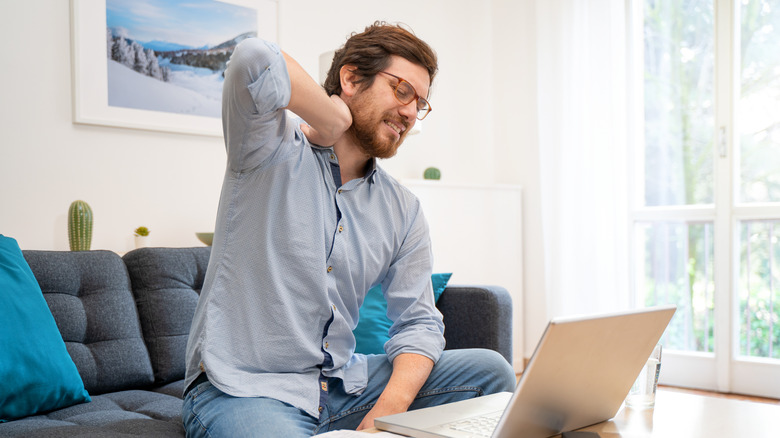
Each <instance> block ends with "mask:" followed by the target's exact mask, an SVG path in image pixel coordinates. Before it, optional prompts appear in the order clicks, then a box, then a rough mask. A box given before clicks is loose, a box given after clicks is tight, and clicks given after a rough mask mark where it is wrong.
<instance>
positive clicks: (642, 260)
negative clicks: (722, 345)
mask: <svg viewBox="0 0 780 438" xmlns="http://www.w3.org/2000/svg"><path fill="white" fill-rule="evenodd" d="M713 231H714V228H713V225H712V223H711V222H706V223H679V222H650V223H638V224H637V225H636V229H635V232H636V236H637V239H636V241H637V243H638V245H637V248H636V250H637V252H638V254H637V257H636V258H635V260H636V265H635V266H636V272H637V276H636V289H637V293H638V297H637V298H638V303H639V304H641V305H646V306H652V305H656V304H676V305H677V313H675V315H674V318H673V319H672V321H671V323H670V324H669V327H668V328H667V329H666V333H665V334H664V338H663V341H662V342H663V344H664V345H665V346H666V347H668V348H670V349H674V350H688V351H700V352H712V351H713V349H714V346H715V345H714V327H715V317H714V315H715V314H714V309H715V286H714V274H713V270H714V264H713V260H714V254H715V253H714V245H713V240H714V232H713Z"/></svg>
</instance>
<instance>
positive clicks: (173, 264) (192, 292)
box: [123, 246, 211, 384]
mask: <svg viewBox="0 0 780 438" xmlns="http://www.w3.org/2000/svg"><path fill="white" fill-rule="evenodd" d="M210 254H211V248H210V247H205V246H204V247H196V248H140V249H136V250H133V251H130V252H128V253H127V254H125V255H124V257H123V259H124V262H125V264H126V266H127V270H128V273H129V275H130V280H131V282H132V289H133V294H135V301H136V305H137V307H138V313H139V316H140V319H141V328H142V329H143V334H144V339H145V340H146V345H147V347H148V348H149V356H150V358H151V362H152V368H153V370H154V377H155V382H156V383H158V384H162V383H167V382H172V381H176V380H180V379H183V378H184V373H185V362H184V356H185V353H186V348H187V337H188V334H189V331H190V324H192V317H193V315H194V314H195V306H196V305H197V304H198V296H199V295H200V290H201V288H202V287H203V280H204V278H205V276H206V267H207V266H208V263H209V256H210Z"/></svg>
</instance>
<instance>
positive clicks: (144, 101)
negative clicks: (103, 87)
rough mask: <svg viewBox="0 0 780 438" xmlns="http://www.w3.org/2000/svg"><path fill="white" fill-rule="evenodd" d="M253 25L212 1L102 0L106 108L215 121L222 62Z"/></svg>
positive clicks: (251, 12)
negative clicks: (154, 112)
mask: <svg viewBox="0 0 780 438" xmlns="http://www.w3.org/2000/svg"><path fill="white" fill-rule="evenodd" d="M257 22H258V20H257V10H256V9H254V8H249V7H242V6H239V5H236V4H230V3H226V2H223V1H217V0H106V58H107V62H108V70H107V75H108V77H107V79H108V90H107V91H108V105H109V106H114V107H123V108H133V109H141V110H149V111H164V112H169V113H177V114H186V115H194V116H206V117H215V118H219V117H220V116H221V96H222V80H223V73H224V71H225V65H226V64H227V61H228V59H230V55H231V54H232V53H233V49H234V48H235V46H236V44H238V43H239V42H240V41H241V40H243V39H245V38H249V37H253V36H256V35H257Z"/></svg>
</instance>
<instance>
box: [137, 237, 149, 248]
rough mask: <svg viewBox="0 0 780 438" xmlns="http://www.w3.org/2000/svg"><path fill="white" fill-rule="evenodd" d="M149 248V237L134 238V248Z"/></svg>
mask: <svg viewBox="0 0 780 438" xmlns="http://www.w3.org/2000/svg"><path fill="white" fill-rule="evenodd" d="M148 246H149V236H138V235H136V236H135V247H136V248H146V247H148Z"/></svg>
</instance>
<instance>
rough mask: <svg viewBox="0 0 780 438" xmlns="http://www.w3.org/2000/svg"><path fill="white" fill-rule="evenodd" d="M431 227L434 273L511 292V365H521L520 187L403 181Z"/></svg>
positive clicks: (519, 369) (521, 267)
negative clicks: (490, 285)
mask: <svg viewBox="0 0 780 438" xmlns="http://www.w3.org/2000/svg"><path fill="white" fill-rule="evenodd" d="M402 184H403V185H405V186H406V187H408V188H409V189H410V190H411V191H412V192H413V193H414V194H415V195H417V197H418V198H419V199H420V202H421V203H422V206H423V211H424V212H425V217H426V219H427V220H428V224H429V226H430V229H431V241H432V244H433V256H434V260H433V272H452V273H453V275H452V278H451V279H450V284H492V285H498V286H502V287H504V288H506V289H507V290H508V291H509V293H510V295H511V296H512V303H513V307H514V308H513V311H512V320H513V325H514V327H513V332H512V335H513V336H512V338H513V357H514V358H515V364H514V366H515V370H516V371H518V372H519V371H522V366H523V360H522V359H523V357H524V349H523V332H522V328H523V248H522V189H521V187H520V186H514V185H471V184H448V183H444V182H441V181H427V180H403V181H402Z"/></svg>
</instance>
